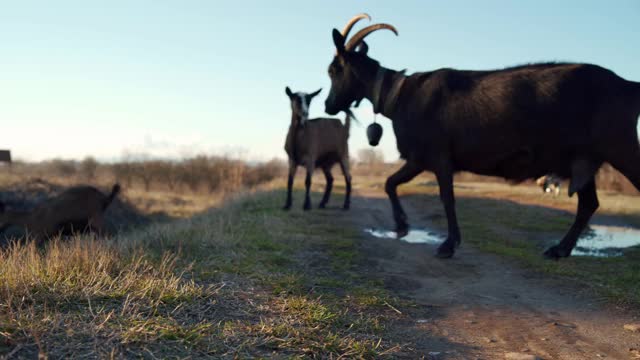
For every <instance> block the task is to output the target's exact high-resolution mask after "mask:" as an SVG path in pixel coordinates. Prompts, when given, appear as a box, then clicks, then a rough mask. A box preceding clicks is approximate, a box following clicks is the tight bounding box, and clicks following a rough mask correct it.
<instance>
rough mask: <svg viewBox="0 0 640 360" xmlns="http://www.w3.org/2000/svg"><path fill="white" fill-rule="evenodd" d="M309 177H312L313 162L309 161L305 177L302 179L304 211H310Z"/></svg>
mask: <svg viewBox="0 0 640 360" xmlns="http://www.w3.org/2000/svg"><path fill="white" fill-rule="evenodd" d="M311 176H313V162H311V161H309V162H308V163H307V176H306V177H305V179H304V186H305V194H304V206H303V209H304V210H311V194H310V192H311Z"/></svg>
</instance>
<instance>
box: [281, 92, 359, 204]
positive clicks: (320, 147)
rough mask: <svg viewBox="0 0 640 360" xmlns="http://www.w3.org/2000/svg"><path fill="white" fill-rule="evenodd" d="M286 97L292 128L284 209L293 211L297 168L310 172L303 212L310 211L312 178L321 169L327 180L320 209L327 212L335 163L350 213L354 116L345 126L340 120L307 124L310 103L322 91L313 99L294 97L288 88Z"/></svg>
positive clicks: (309, 121) (295, 95)
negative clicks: (350, 165) (351, 132)
mask: <svg viewBox="0 0 640 360" xmlns="http://www.w3.org/2000/svg"><path fill="white" fill-rule="evenodd" d="M286 93H287V96H289V99H290V100H291V110H292V116H291V125H290V126H289V132H288V133H287V139H286V142H285V145H284V149H285V151H286V152H287V155H288V156H289V178H288V181H287V200H286V203H285V206H284V208H285V209H286V210H288V209H289V208H291V202H292V199H291V192H292V188H293V178H294V177H295V174H296V169H297V167H298V166H304V167H305V168H306V169H307V176H306V178H305V187H306V193H305V200H304V207H303V208H304V210H309V209H311V198H310V195H309V192H310V187H311V176H312V174H313V170H314V169H315V168H320V169H322V171H323V173H324V175H325V178H326V181H327V183H326V189H325V192H324V196H323V197H322V201H321V202H320V205H319V207H320V208H324V207H325V206H326V205H327V202H328V201H329V197H330V196H331V189H332V187H333V176H332V175H331V168H332V167H333V165H335V164H336V163H339V164H340V168H341V169H342V173H343V174H344V179H345V183H346V194H345V199H344V205H343V208H344V209H348V208H349V206H350V201H351V200H350V199H351V173H350V171H349V143H348V139H349V128H350V123H351V115H350V113H348V114H347V117H346V119H345V123H344V125H342V122H341V121H340V120H338V119H328V118H320V119H312V120H308V119H307V116H308V109H309V105H310V103H311V99H313V97H314V96H316V95H317V94H318V93H320V90H318V91H316V92H315V93H312V94H310V95H307V94H304V93H293V92H291V90H289V88H288V87H287V88H286Z"/></svg>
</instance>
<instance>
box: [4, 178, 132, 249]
mask: <svg viewBox="0 0 640 360" xmlns="http://www.w3.org/2000/svg"><path fill="white" fill-rule="evenodd" d="M118 192H120V185H118V184H115V185H114V186H113V188H112V189H111V193H110V194H109V195H105V194H103V193H102V192H100V191H99V190H98V189H96V188H94V187H93V186H77V187H72V188H70V189H68V190H66V191H64V192H62V193H61V194H60V195H58V196H56V197H54V198H52V199H50V200H48V201H46V202H44V203H42V204H40V205H38V206H37V207H36V208H35V209H33V210H31V211H16V210H8V209H6V208H5V205H4V204H3V203H0V235H2V236H3V237H4V235H5V234H4V232H5V230H7V229H9V228H13V229H15V228H18V229H21V232H22V233H23V234H25V235H27V236H29V237H30V238H32V239H34V240H36V242H37V243H38V244H42V243H43V242H44V241H45V240H47V239H48V238H50V237H53V236H57V235H71V234H73V233H76V232H86V231H92V232H96V233H98V234H100V233H102V232H103V229H104V212H105V210H106V209H107V207H108V206H109V204H111V202H113V199H114V198H115V197H116V196H117V195H118Z"/></svg>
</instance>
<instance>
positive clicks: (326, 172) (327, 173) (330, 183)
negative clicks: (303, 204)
mask: <svg viewBox="0 0 640 360" xmlns="http://www.w3.org/2000/svg"><path fill="white" fill-rule="evenodd" d="M322 172H323V173H324V178H325V180H326V182H327V185H326V187H325V189H324V195H323V196H322V201H320V205H318V207H319V208H320V209H324V208H325V207H326V206H327V203H328V202H329V198H330V197H331V189H332V188H333V175H331V167H324V168H322Z"/></svg>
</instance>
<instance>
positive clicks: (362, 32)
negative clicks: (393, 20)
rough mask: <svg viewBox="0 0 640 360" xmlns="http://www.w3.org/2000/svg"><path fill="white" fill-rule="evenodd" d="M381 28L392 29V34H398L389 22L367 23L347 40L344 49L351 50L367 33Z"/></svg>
mask: <svg viewBox="0 0 640 360" xmlns="http://www.w3.org/2000/svg"><path fill="white" fill-rule="evenodd" d="M381 29H387V30H391V31H393V33H394V34H396V35H398V30H396V28H395V27H393V26H392V25H389V24H375V25H369V26H367V27H366V28H364V29H362V30H360V31H358V32H357V33H356V34H355V35H353V37H352V38H351V39H349V41H348V42H347V45H346V46H345V47H344V48H345V50H347V51H352V50H353V49H355V48H356V46H358V44H359V43H360V42H361V41H362V40H364V38H365V37H367V35H369V34H371V33H372V32H374V31H376V30H381Z"/></svg>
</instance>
